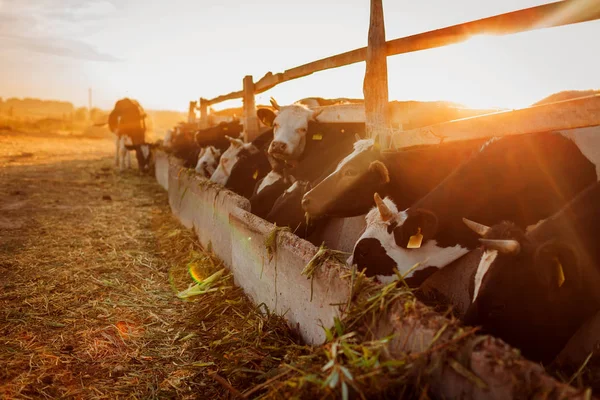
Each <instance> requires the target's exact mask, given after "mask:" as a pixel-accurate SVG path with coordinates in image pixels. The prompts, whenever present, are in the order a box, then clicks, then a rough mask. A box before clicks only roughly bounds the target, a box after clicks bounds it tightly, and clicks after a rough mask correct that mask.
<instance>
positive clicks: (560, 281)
mask: <svg viewBox="0 0 600 400" xmlns="http://www.w3.org/2000/svg"><path fill="white" fill-rule="evenodd" d="M554 261H556V267H557V270H558V282H557V283H558V287H562V285H563V283H565V271H563V266H562V264H561V263H560V260H559V259H558V257H554Z"/></svg>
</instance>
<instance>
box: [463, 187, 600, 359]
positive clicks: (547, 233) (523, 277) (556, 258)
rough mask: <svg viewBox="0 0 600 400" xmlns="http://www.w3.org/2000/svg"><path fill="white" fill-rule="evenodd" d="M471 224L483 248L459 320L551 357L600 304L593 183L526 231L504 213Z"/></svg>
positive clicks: (598, 200) (599, 209)
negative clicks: (502, 216) (502, 218)
mask: <svg viewBox="0 0 600 400" xmlns="http://www.w3.org/2000/svg"><path fill="white" fill-rule="evenodd" d="M574 179H576V178H574ZM471 224H473V223H471ZM476 231H477V233H479V235H481V236H482V238H480V242H481V243H482V244H483V249H484V254H483V257H482V258H481V262H480V263H479V265H478V267H477V271H476V274H475V279H474V287H473V292H472V298H473V300H472V304H471V306H470V307H469V308H468V310H467V312H466V315H465V317H464V322H465V323H466V324H470V325H480V326H482V327H483V329H484V330H485V331H486V332H488V333H490V334H493V335H495V336H498V337H500V338H502V339H503V340H505V341H506V342H507V343H509V344H511V345H513V346H515V347H517V348H519V349H521V350H522V351H523V354H524V355H525V356H527V357H528V358H530V359H532V360H536V361H543V362H548V361H550V360H552V359H553V358H554V357H555V356H556V355H557V354H558V353H559V352H560V351H561V349H562V348H563V347H564V346H565V344H566V343H567V341H568V340H569V338H570V337H571V336H572V335H573V334H574V333H575V332H576V331H577V330H578V329H579V327H580V326H581V325H582V324H583V323H584V322H585V321H586V320H588V319H589V318H591V317H592V316H593V315H594V314H595V313H596V312H598V311H599V310H600V291H598V288H599V287H600V246H599V243H600V242H599V237H600V184H599V183H595V184H592V185H591V186H590V187H588V188H587V189H586V190H584V191H583V192H581V193H580V194H579V195H578V196H577V197H575V198H574V199H573V200H572V201H571V202H570V203H568V204H567V205H565V206H564V207H563V208H562V209H561V210H560V211H559V212H557V213H556V214H554V215H552V216H551V217H549V218H548V219H546V220H544V221H543V222H541V223H540V224H539V225H537V226H535V227H534V228H532V229H530V230H529V231H526V230H524V229H522V228H521V227H518V226H517V225H515V224H514V223H513V222H507V221H504V222H501V223H498V224H496V225H494V226H492V227H488V226H485V225H479V226H477V228H476Z"/></svg>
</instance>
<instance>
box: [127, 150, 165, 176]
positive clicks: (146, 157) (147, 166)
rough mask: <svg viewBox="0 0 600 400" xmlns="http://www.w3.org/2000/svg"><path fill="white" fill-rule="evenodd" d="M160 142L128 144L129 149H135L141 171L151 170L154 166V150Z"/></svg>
mask: <svg viewBox="0 0 600 400" xmlns="http://www.w3.org/2000/svg"><path fill="white" fill-rule="evenodd" d="M157 147H158V143H142V144H126V145H125V148H126V149H127V150H135V156H136V158H137V162H138V168H139V170H140V172H151V171H152V168H153V167H154V150H155V149H156V148H157Z"/></svg>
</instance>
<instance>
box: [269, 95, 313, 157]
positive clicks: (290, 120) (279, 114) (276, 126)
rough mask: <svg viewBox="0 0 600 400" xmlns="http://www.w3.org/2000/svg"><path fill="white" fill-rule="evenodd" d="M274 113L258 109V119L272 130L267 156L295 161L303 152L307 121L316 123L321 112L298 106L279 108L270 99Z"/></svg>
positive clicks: (273, 100)
mask: <svg viewBox="0 0 600 400" xmlns="http://www.w3.org/2000/svg"><path fill="white" fill-rule="evenodd" d="M271 105H272V106H273V108H274V109H275V111H276V112H273V111H271V110H268V109H264V108H263V109H259V110H258V111H257V115H258V118H259V119H260V120H261V121H262V122H263V123H264V124H265V125H267V126H269V127H272V128H273V141H272V142H271V144H270V145H269V154H270V155H272V156H273V157H275V158H277V159H280V160H297V159H298V158H300V156H301V155H302V153H303V152H304V147H305V146H306V134H307V132H308V121H311V120H312V121H316V120H317V116H318V115H319V114H320V113H321V111H322V110H317V111H312V110H310V109H309V108H308V107H306V106H304V105H300V104H292V105H290V106H285V107H280V106H279V105H278V104H277V102H276V101H275V99H273V98H271Z"/></svg>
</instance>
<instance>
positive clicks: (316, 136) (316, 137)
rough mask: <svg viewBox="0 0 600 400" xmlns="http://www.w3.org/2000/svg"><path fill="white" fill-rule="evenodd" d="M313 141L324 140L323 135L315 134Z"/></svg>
mask: <svg viewBox="0 0 600 400" xmlns="http://www.w3.org/2000/svg"><path fill="white" fill-rule="evenodd" d="M312 140H323V135H321V134H320V133H315V134H314V135H313V136H312Z"/></svg>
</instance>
